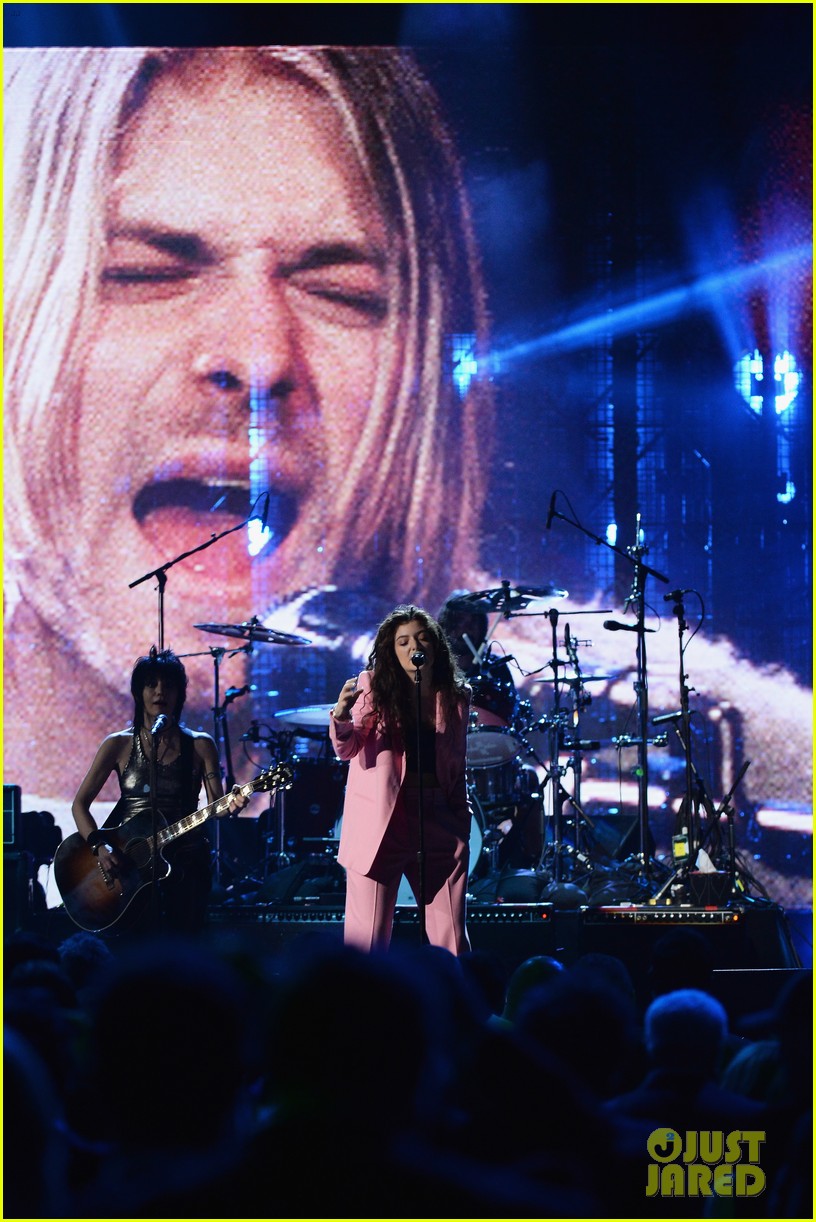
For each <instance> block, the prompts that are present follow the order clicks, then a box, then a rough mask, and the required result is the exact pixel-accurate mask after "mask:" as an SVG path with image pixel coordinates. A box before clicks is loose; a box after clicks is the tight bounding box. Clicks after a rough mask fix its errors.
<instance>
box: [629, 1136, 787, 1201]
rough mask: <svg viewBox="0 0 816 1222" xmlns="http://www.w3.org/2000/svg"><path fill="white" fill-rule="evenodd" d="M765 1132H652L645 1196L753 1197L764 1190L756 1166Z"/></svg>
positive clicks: (647, 1143) (759, 1169) (760, 1170)
mask: <svg viewBox="0 0 816 1222" xmlns="http://www.w3.org/2000/svg"><path fill="white" fill-rule="evenodd" d="M764 1143H765V1133H764V1131H763V1132H760V1131H759V1130H758V1129H734V1130H733V1131H732V1132H730V1133H725V1132H722V1131H718V1130H710V1129H700V1130H699V1131H698V1130H696V1129H689V1130H687V1131H686V1132H685V1133H682V1134H681V1133H678V1132H677V1130H676V1129H654V1130H653V1132H651V1133H650V1134H649V1137H648V1139H647V1141H646V1149H647V1151H648V1154H649V1158H650V1159H652V1162H651V1163H650V1164H649V1166H648V1168H647V1173H646V1196H647V1197H657V1196H660V1197H756V1196H759V1194H760V1193H761V1192H763V1191H764V1189H765V1172H764V1171H763V1170H762V1168H761V1167H760V1165H759V1156H760V1149H761V1147H762V1146H763V1145H764Z"/></svg>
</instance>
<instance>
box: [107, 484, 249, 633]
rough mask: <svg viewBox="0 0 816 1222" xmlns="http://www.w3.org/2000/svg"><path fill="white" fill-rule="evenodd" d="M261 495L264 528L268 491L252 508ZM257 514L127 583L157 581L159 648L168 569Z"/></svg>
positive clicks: (210, 544)
mask: <svg viewBox="0 0 816 1222" xmlns="http://www.w3.org/2000/svg"><path fill="white" fill-rule="evenodd" d="M261 497H266V507H265V510H264V514H263V518H262V519H261V521H262V523H263V528H264V529H265V528H266V518H267V514H268V512H269V493H268V492H262V493H261V494H260V495H259V496H257V497H256V498H255V502H254V504H253V506H252V508H253V510H254V508H255V505H257V504H258V501H259V500H260V499H261ZM257 516H258V515H257V514H256V513H250V515H249V517H248V518H247V519H246V521H244V522H239V523H238V525H237V526H230V527H228V529H227V530H222V531H221V533H220V534H217V535H210V537H209V539H207V540H206V542H204V543H199V544H198V546H197V547H191V548H190V549H189V550H188V551H186V552H182V553H181V554H180V555H178V556H176V557H175V559H173V560H168V561H167V563H166V564H161V565H159V567H158V568H157V569H151V570H150V572H149V573H143V574H142V576H141V577H137V578H136V580H135V581H131V582H130V583H129V584H128V589H129V590H132V589H133V588H134V587H135V586H139V585H141V584H142V582H143V581H149V580H150V578H151V577H155V578H156V581H157V582H158V586H157V589H158V593H159V624H158V640H159V649H164V587H165V586H166V585H167V573H168V570H169V569H172V568H173V566H174V565H176V564H178V563H179V562H180V561H182V560H186V559H187V557H188V556H195V554H196V552H203V551H204V550H205V548H208V547H212V545H213V543H218V542H219V540H221V539H224V538H226V536H227V535H232V534H234V533H235V531H236V530H243V529H244V527H245V526H248V525H249V523H250V522H252V521H253V520H254V519H256V518H257Z"/></svg>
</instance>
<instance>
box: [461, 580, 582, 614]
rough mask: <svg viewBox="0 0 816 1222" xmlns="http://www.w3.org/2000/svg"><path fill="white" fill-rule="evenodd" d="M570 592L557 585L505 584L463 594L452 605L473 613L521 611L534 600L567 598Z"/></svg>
mask: <svg viewBox="0 0 816 1222" xmlns="http://www.w3.org/2000/svg"><path fill="white" fill-rule="evenodd" d="M568 593H569V591H568V590H564V589H562V588H561V587H560V586H556V585H546V586H511V585H510V583H509V582H505V583H504V584H503V585H501V586H497V587H495V588H494V589H492V590H476V591H474V593H473V594H462V595H460V597H459V598H456V599H453V600H452V601H451V604H450V605H453V606H461V607H462V608H467V609H468V610H472V611H520V610H523V609H524V607H526V606H527V604H528V603H529V602H530V601H531V599H534V598H566V597H567V594H568Z"/></svg>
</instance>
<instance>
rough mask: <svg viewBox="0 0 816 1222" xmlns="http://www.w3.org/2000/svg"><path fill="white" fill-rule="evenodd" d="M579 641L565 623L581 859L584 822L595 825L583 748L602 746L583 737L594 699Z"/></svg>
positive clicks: (570, 761)
mask: <svg viewBox="0 0 816 1222" xmlns="http://www.w3.org/2000/svg"><path fill="white" fill-rule="evenodd" d="M577 644H578V642H577V641H576V640H575V638H574V637H572V636H570V630H569V624H565V625H564V648H565V649H566V651H567V655H568V657H569V660H570V662H571V663H572V668H573V670H574V671H575V677H574V678H572V679H570V680H569V681H568V683H569V688H570V692H571V693H572V738H571V740H570V741H569V742H568V743H567V744H566V745H567V746H568V747H569V748H570V749H571V751H572V754H571V755H570V757H569V759H568V761H567V767H568V768H571V769H572V776H573V783H572V795H571V796H570V797H569V803H570V805H571V806H572V808H573V810H574V811H575V852H576V856H577V858H578V860H579V861H582V860H583V855H584V854H585V853H586V850H585V848H584V845H583V842H582V838H583V832H584V825H585V824H586V826H587V827H590V828H594V826H595V824H594V823H593V821H592V820H591V819H590V817H589V815H588V814H587V813H586V811H585V810H584V809H583V807H582V806H581V773H582V770H583V760H584V750H585V749H586V748H587V747H590V748H591V749H592V748H595V747H599V746H600V743H598V744H588V743H586V742H585V741H584V739H582V738H581V714H582V712H583V711H584V709H585V708H586V707H587V705H588V704H589V703H590V701H591V700H592V697H591V696H590V695H589V693H588V692H587V690H586V685H585V683H584V679H583V675H582V674H581V664H580V661H579V658H578V649H577ZM587 866H588V868H590V869H591V868H592V863H591V862H590V861H587Z"/></svg>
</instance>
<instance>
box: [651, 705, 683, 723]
mask: <svg viewBox="0 0 816 1222" xmlns="http://www.w3.org/2000/svg"><path fill="white" fill-rule="evenodd" d="M682 716H683V711H682V709H679V710H678V711H677V712H676V713H661V714H660V716H659V717H653V718H652V725H653V726H664V725H665V724H666V722H668V721H679V720H680V718H681V717H682Z"/></svg>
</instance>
